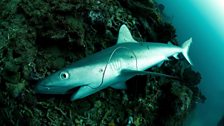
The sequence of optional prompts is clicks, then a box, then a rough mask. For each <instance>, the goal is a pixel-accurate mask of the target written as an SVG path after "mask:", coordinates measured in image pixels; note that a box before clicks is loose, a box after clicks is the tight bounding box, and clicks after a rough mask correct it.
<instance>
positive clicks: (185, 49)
mask: <svg viewBox="0 0 224 126" xmlns="http://www.w3.org/2000/svg"><path fill="white" fill-rule="evenodd" d="M191 43H192V38H190V39H188V40H187V41H185V42H184V43H183V45H182V48H183V52H182V53H183V55H184V57H185V58H186V60H187V61H188V62H189V63H190V64H191V65H193V64H192V62H191V59H190V57H189V55H188V51H189V48H190V45H191Z"/></svg>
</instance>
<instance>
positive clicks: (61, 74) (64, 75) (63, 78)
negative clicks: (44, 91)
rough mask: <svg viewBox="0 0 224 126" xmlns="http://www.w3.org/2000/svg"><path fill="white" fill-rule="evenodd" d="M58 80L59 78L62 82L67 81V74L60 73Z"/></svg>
mask: <svg viewBox="0 0 224 126" xmlns="http://www.w3.org/2000/svg"><path fill="white" fill-rule="evenodd" d="M60 78H61V79H62V80H65V79H68V78H69V74H68V72H61V73H60Z"/></svg>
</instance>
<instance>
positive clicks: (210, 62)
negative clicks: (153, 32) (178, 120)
mask: <svg viewBox="0 0 224 126" xmlns="http://www.w3.org/2000/svg"><path fill="white" fill-rule="evenodd" d="M159 2H161V3H163V4H164V5H165V13H166V15H168V16H170V17H169V18H168V19H167V20H169V21H171V22H172V23H173V24H174V26H175V28H176V30H177V35H178V40H180V41H181V42H183V41H185V40H187V39H188V38H189V37H191V36H192V38H193V44H192V47H191V49H190V57H191V58H192V61H193V63H194V68H195V70H197V71H200V73H201V74H202V81H201V84H200V88H201V90H202V92H203V93H204V94H205V95H206V97H207V100H206V102H205V103H204V104H198V106H197V108H196V110H195V111H194V112H193V113H192V114H191V115H190V116H189V118H188V119H187V121H186V125H187V126H205V125H206V126H216V125H217V123H218V121H219V120H220V119H221V117H222V116H223V115H224V100H223V97H224V1H222V0H216V1H212V0H207V1H204V0H197V1H194V0H188V1H179V0H172V1H171V0H159Z"/></svg>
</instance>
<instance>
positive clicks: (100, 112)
mask: <svg viewBox="0 0 224 126" xmlns="http://www.w3.org/2000/svg"><path fill="white" fill-rule="evenodd" d="M0 6H1V8H0V11H1V13H0V124H1V125H3V126H4V125H31V126H33V125H35V126H36V125H69V126H70V125H80V126H81V125H91V126H92V125H93V126H94V125H109V126H115V125H135V126H139V125H149V126H150V125H151V126H153V125H161V126H162V125H164V126H179V125H181V124H182V121H183V120H184V118H185V117H186V116H187V114H188V113H189V112H190V111H191V110H192V109H193V108H194V106H195V104H196V103H197V102H204V100H205V99H206V98H205V97H204V96H203V94H202V93H201V92H200V90H199V89H198V87H197V86H198V84H199V83H200V79H201V76H200V73H198V72H195V71H193V70H192V68H191V66H189V65H188V64H187V62H186V61H185V60H184V59H183V60H178V61H177V60H175V59H170V60H169V61H166V62H165V63H164V64H163V65H162V66H161V67H159V68H158V67H153V68H151V70H152V71H156V72H163V73H167V74H170V75H176V76H178V77H180V78H181V79H182V80H183V81H177V80H170V79H167V78H162V77H154V76H137V77H135V78H132V79H131V80H128V82H127V85H128V90H127V91H119V90H114V89H110V88H109V89H105V90H103V91H101V92H99V93H96V94H94V95H91V96H89V97H87V98H84V99H81V100H77V101H74V102H71V101H69V98H68V97H69V96H67V95H65V96H51V95H36V94H35V92H34V86H35V83H36V82H37V81H38V80H40V79H42V78H44V77H45V76H48V75H50V74H51V73H52V72H54V71H56V70H58V69H60V68H62V67H64V66H66V65H68V64H70V63H72V62H73V61H76V60H78V59H80V58H82V57H84V56H87V55H90V54H92V53H94V52H97V51H99V50H101V49H103V48H107V47H109V46H111V45H114V44H115V42H116V38H117V34H118V29H119V27H120V26H121V24H126V25H128V27H129V28H130V30H131V31H132V32H133V34H134V36H135V38H136V39H137V40H140V41H158V42H164V43H165V42H167V41H171V42H172V43H174V44H178V43H177V39H176V38H175V37H176V34H175V28H174V27H173V26H172V24H169V23H167V22H165V21H164V20H163V17H162V14H161V13H162V11H163V9H164V6H163V5H161V4H157V3H156V2H154V1H152V0H143V1H141V2H140V1H134V0H127V1H124V0H119V1H116V0H86V1H70V0H63V1H61V0H52V1H50V0H35V1H29V0H8V1H7V0H2V1H0Z"/></svg>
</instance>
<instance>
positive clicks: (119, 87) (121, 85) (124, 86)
mask: <svg viewBox="0 0 224 126" xmlns="http://www.w3.org/2000/svg"><path fill="white" fill-rule="evenodd" d="M110 87H112V88H114V89H127V86H126V84H125V82H120V83H116V84H113V85H111V86H110Z"/></svg>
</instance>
